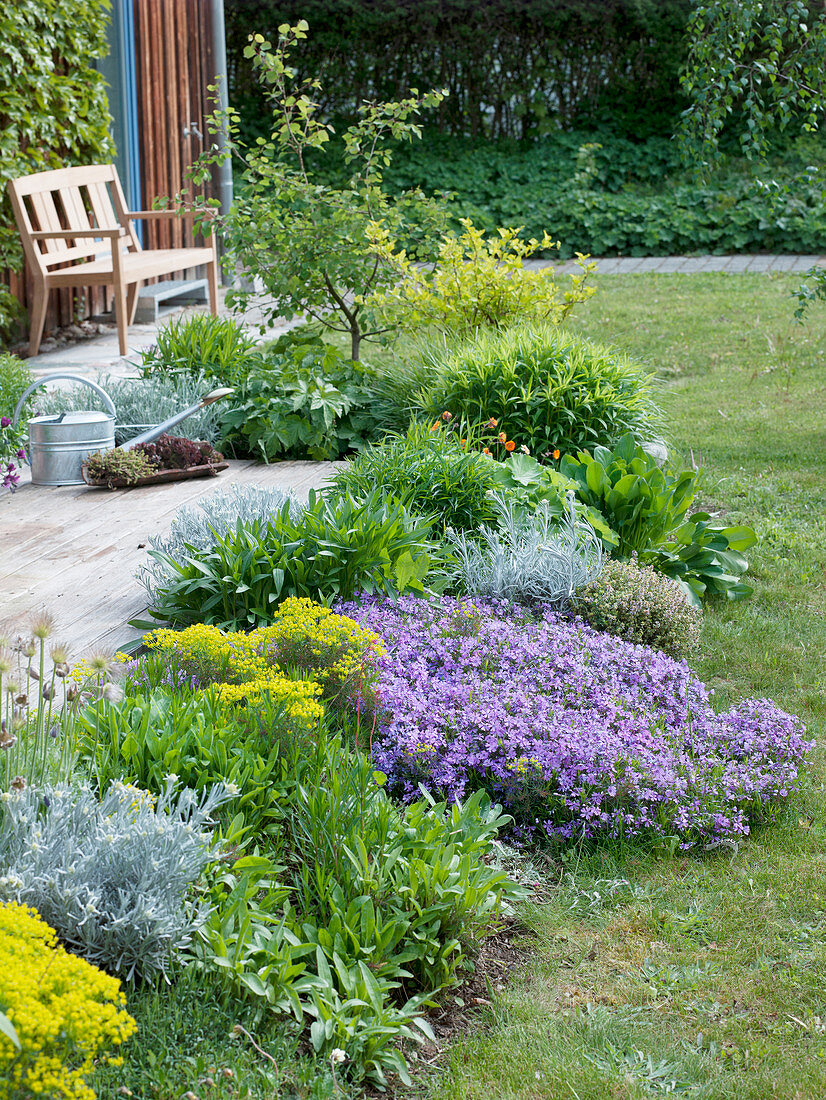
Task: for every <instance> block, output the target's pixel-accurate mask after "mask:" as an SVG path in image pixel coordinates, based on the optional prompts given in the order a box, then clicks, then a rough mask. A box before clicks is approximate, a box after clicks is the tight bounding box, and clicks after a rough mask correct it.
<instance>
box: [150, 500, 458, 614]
mask: <svg viewBox="0 0 826 1100" xmlns="http://www.w3.org/2000/svg"><path fill="white" fill-rule="evenodd" d="M430 529H431V523H430V521H429V520H426V519H421V518H415V517H413V516H411V515H410V513H409V512H408V510H407V509H406V508H405V507H404V505H403V504H401V503H400V502H399V501H395V500H393V499H392V498H388V497H386V496H384V495H383V494H382V493H380V492H378V491H374V492H372V493H370V494H369V495H368V496H366V497H364V498H363V499H361V498H354V497H353V496H351V495H349V494H347V495H342V496H335V495H322V494H316V493H311V494H310V500H309V503H308V505H307V508H306V509H305V511H304V512H303V513H302V515H301V516H300V517H299V518H298V519H294V518H293V516H292V514H291V509H290V503H289V501H287V502H286V503H285V504H284V505H283V506H282V508H281V511H280V512H278V513H277V514H276V515H274V516H273V517H272V518H271V519H270V520H269V521H268V522H267V523H265V524H261V523H253V524H251V525H245V524H243V523H239V524H238V526H237V528H236V530H235V531H232V532H230V533H228V534H226V535H224V536H222V537H220V538H216V540H215V543H214V545H213V546H212V547H211V548H210V549H208V550H203V549H202V550H198V551H195V549H194V548H193V550H192V552H191V553H190V554H189V555H188V556H187V557H185V558H183V559H179V558H178V557H172V556H170V555H167V554H164V553H162V552H161V551H157V550H152V551H150V556H151V557H153V558H154V559H155V561H156V563H157V568H156V569H155V582H154V598H153V600H152V606H151V614H152V615H153V616H154V617H155V618H156V619H160V620H164V621H167V622H171V623H174V624H176V625H178V626H186V625H189V624H190V623H196V622H205V623H212V624H214V625H216V626H221V627H224V628H227V629H250V628H251V627H254V626H258V625H266V624H267V623H268V622H269V621H270V619H271V618H272V614H273V612H274V610H275V607H276V605H277V604H278V603H280V602H281V601H282V600H284V599H286V598H287V597H288V596H307V597H309V598H310V599H313V600H318V601H320V602H321V603H327V604H329V603H331V602H332V601H333V600H335V599H348V598H350V597H351V596H352V595H353V594H354V593H355V592H374V593H389V594H392V593H398V592H407V591H409V592H418V593H423V592H425V591H426V585H433V584H434V583H436V584H438V583H439V580H440V571H441V569H442V566H443V564H444V563H445V561H446V558H447V556H448V554H447V551H446V549H444V548H443V547H442V546H441V545H440V544H438V543H436V542H432V541H430Z"/></svg>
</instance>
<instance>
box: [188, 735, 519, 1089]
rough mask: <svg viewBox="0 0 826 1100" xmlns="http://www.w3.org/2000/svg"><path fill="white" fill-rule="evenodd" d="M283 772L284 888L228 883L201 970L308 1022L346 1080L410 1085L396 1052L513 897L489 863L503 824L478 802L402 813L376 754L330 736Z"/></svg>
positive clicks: (426, 805) (422, 1025) (478, 798)
mask: <svg viewBox="0 0 826 1100" xmlns="http://www.w3.org/2000/svg"><path fill="white" fill-rule="evenodd" d="M284 774H285V775H289V776H290V777H291V785H290V786H289V788H287V789H285V788H284V787H283V786H282V787H279V788H277V791H278V795H279V796H280V798H279V801H280V803H281V808H282V812H283V831H282V834H281V836H282V840H283V848H282V849H280V850H279V851H278V852H277V853H274V854H275V855H276V857H277V858H278V859H279V860H280V863H279V865H278V869H279V870H280V875H279V886H278V887H277V888H275V889H273V888H272V883H269V889H268V890H266V891H265V890H262V889H261V882H258V883H256V882H255V877H256V876H255V872H250V873H249V874H243V873H241V874H240V876H239V877H237V878H235V879H234V880H233V879H227V880H226V886H228V887H230V890H229V893H228V894H224V895H223V896H222V897H221V904H220V907H219V908H218V909H217V910H216V911H215V912H214V914H213V916H212V917H211V919H210V921H209V923H208V925H207V929H206V944H205V945H204V948H203V949H202V958H203V961H204V964H205V965H208V966H211V967H216V968H217V969H218V972H219V974H220V975H221V976H222V977H223V978H224V980H225V981H227V982H228V983H229V984H230V985H231V986H232V987H233V988H234V989H235V990H236V991H237V992H240V993H243V994H245V995H246V996H248V997H249V996H252V997H253V998H255V999H260V1000H262V1001H263V1002H264V1003H267V1004H269V1005H271V1006H273V1007H274V1008H276V1009H280V1010H281V1011H290V1012H292V1013H293V1014H294V1015H295V1016H296V1017H297V1018H298V1019H299V1020H305V1021H307V1022H309V1021H312V1022H311V1023H310V1027H309V1037H310V1042H311V1044H312V1046H313V1048H314V1050H316V1051H317V1052H318V1053H321V1054H326V1055H327V1056H328V1057H329V1055H330V1053H331V1052H332V1051H333V1050H334V1049H336V1048H338V1049H340V1050H342V1051H344V1052H345V1055H346V1058H347V1061H346V1063H345V1065H344V1067H343V1069H344V1071H345V1072H346V1073H348V1075H349V1076H350V1077H351V1079H353V1080H355V1081H361V1080H363V1079H364V1078H365V1077H366V1078H368V1079H370V1080H372V1081H374V1082H377V1083H379V1084H381V1085H384V1084H386V1075H387V1073H388V1072H391V1071H392V1072H394V1073H397V1074H399V1076H400V1077H401V1078H402V1080H403V1081H408V1080H409V1077H408V1074H407V1069H406V1065H405V1060H404V1057H403V1056H402V1054H401V1052H400V1051H399V1050H398V1049H397V1048H396V1045H395V1044H396V1042H397V1041H398V1040H399V1039H409V1040H413V1039H415V1038H416V1037H417V1035H418V1037H419V1038H421V1036H422V1035H428V1036H429V1035H430V1031H429V1027H428V1025H427V1022H426V1021H425V1020H424V1019H423V1018H422V1017H423V1009H424V1007H425V1006H426V1005H427V1004H428V1003H430V1001H431V998H432V995H433V994H434V993H435V992H436V991H438V990H440V989H444V988H446V987H449V986H450V985H452V984H455V982H456V981H457V980H458V976H459V974H460V973H461V970H462V969H463V967H464V966H465V965H466V962H467V958H468V954H469V949H470V948H472V943H473V939H474V936H476V935H478V934H479V933H480V932H482V931H483V930H484V928H485V925H486V924H487V923H489V922H490V920H491V919H492V918H494V917H495V916H496V915H497V914H498V913H500V912H501V911H502V909H503V907H504V906H505V905H506V904H507V902H508V900H513V899H514V898H515V897H517V896H518V895H519V891H518V890H517V888H516V887H515V886H514V885H513V883H510V882H509V881H508V880H507V878H506V876H505V875H504V873H503V872H502V871H500V870H499V869H497V868H496V867H494V866H489V865H488V864H487V863H486V862H485V856H486V855H487V854H488V853H489V851H490V846H491V841H492V840H493V839H494V838H495V836H496V834H497V831H498V830H499V828H500V827H501V826H502V825H503V824H505V821H506V819H504V818H502V817H501V816H500V814H499V811H498V808H495V807H491V806H490V804H489V801H488V799H487V796H486V795H485V794H484V792H481V791H478V792H477V793H476V794H474V795H472V796H471V797H470V798H469V799H467V801H465V802H464V803H454V804H453V805H452V806H451V807H450V808H448V807H447V806H446V805H445V803H439V804H435V803H433V802H432V801H431V800H428V801H420V802H417V803H414V804H413V805H411V806H408V807H406V808H404V809H399V808H398V807H396V806H395V804H394V803H393V802H392V800H391V799H390V798H389V797H388V796H387V794H386V793H385V792H384V790H383V789H382V783H383V777H382V776H380V775H378V774H377V773H376V772H375V771H374V769H373V765H372V763H371V760H370V758H369V756H367V755H365V754H362V753H355V754H353V753H350V752H348V751H347V750H346V749H345V748H344V746H343V744H342V742H341V739H340V738H339V737H337V736H335V735H333V734H331V733H330V732H328V731H327V732H325V731H323V730H322V731H320V733H319V736H318V738H317V739H316V741H315V742H314V743H312V744H311V745H306V744H298V743H296V744H294V745H293V747H292V748H290V747H289V746H285V758H284ZM322 776H323V780H322V778H321V777H322ZM258 876H259V878H260V872H259V873H258ZM219 896H220V895H219Z"/></svg>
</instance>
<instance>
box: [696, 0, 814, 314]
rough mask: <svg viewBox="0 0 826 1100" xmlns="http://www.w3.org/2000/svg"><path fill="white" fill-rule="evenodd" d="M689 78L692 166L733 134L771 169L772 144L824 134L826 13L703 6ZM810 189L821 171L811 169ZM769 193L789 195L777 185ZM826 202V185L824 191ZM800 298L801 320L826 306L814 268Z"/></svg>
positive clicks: (763, 2) (797, 1) (749, 3)
mask: <svg viewBox="0 0 826 1100" xmlns="http://www.w3.org/2000/svg"><path fill="white" fill-rule="evenodd" d="M688 41H689V49H688V57H687V61H686V66H685V71H684V73H683V76H682V80H681V82H682V86H683V91H684V92H685V93H686V95H687V96H688V101H689V106H688V108H687V110H686V111H685V112H684V114H683V120H682V127H681V131H680V135H679V136H680V140H681V144H682V147H683V153H684V156H685V158H686V159H689V160H694V161H699V162H700V163H701V165H702V166H703V168H704V169H706V170H707V169H709V168H710V166H711V165H712V164H713V163H714V162H715V160H716V159H717V157H718V156H719V149H720V140H721V137H722V136H723V134H724V132H725V131H726V130H727V129H728V130H729V131H734V133H735V134H736V136H737V137H738V138H739V142H740V147H741V149H742V152H743V154H744V155H745V156H746V157H747V158H748V159H749V160H751V161H754V162H757V163H758V164H765V161H766V156H767V154H768V152H769V148H770V144H771V138H772V135H773V134H774V133H776V132H777V131H778V130H787V129H789V128H791V127H796V128H798V129H800V130H802V131H804V132H805V131H809V132H812V131H816V130H818V128H819V126H820V122H821V120H822V118H823V115H824V112H825V111H826V7H821V9H820V10H817V11H816V10H815V7H814V5H813V4H812V3H807V2H806V0H700V2H699V3H697V4H696V6H695V9H694V12H693V14H692V17H691V19H690V21H689V24H688ZM806 171H807V174H808V178H807V179H806V182H807V183H811V181H812V178H813V177H814V178H816V176H817V173H818V169H817V168H814V167H812V168H807V170H806ZM761 186H763V187H764V188H766V189H767V190H770V191H771V190H775V191H780V190H781V189H783V190H788V188H789V185H788V184H786V185H784V187H782V188H781V185H780V184H778V183H777V182H776V181H774V180H770V181H761ZM824 196H826V185H824ZM806 280H807V281H806V282H804V283H803V285H802V286H800V287H799V288H798V289H797V290H796V291H794V296H795V297H796V298H797V299H798V308H797V309H796V310H795V317H796V318H797V319H798V320H802V318H803V315H804V313H805V310H806V308H807V306H808V305H809V303H810V302H812V301H813V300H814V299H816V298H820V299H826V271H824V269H823V268H820V267H813V268H811V269H810V270H809V271H807V272H806Z"/></svg>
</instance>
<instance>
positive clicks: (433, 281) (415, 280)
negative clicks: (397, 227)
mask: <svg viewBox="0 0 826 1100" xmlns="http://www.w3.org/2000/svg"><path fill="white" fill-rule="evenodd" d="M460 220H461V225H462V229H463V232H462V233H461V234H458V235H457V234H450V235H447V236H444V237H443V238H442V240H441V241H440V243H439V245H438V250H437V255H436V258H435V261H434V264H433V266H428V267H424V268H423V267H422V266H421V265H418V264H414V263H412V262H411V261H410V259H409V258H408V257H407V255H406V253H405V252H404V250H401V251H399V250H397V248H396V244H395V242H394V241H392V240H390V238H389V234H388V233H387V231H386V230H382V229H381V228H379V227H377V228H376V229H375V235H376V247H377V249H378V250H379V251H380V252H381V254H382V255H383V256H384V258H385V259H386V261H387V263H388V264H389V265H391V266H395V267H396V268H397V269H398V271H399V276H400V278H399V281H398V282H397V283H396V284H395V285H394V286H392V287H390V288H389V289H388V290H386V291H385V292H384V293H383V294H381V295H376V296H374V299H375V301H376V302H377V304H379V305H380V306H382V307H383V308H385V309H389V310H390V315H391V316H393V317H394V318H397V319H398V323H399V324H400V325H401V327H402V328H405V329H412V330H414V331H415V330H416V329H418V328H423V327H424V328H430V327H435V328H437V329H439V330H440V331H441V332H444V333H446V334H447V335H449V336H459V337H466V336H469V335H473V334H474V333H475V332H476V331H477V329H480V328H484V327H491V328H505V327H507V326H509V325H514V324H519V323H522V324H530V323H542V322H544V321H549V322H551V323H552V324H559V323H560V322H561V321H563V320H564V319H565V318H566V317H567V316H568V315H569V314H570V312H571V310H572V309H573V308H574V306H575V305H576V304H577V303H579V302H584V301H587V300H588V298H590V296H591V295H592V294H593V293H594V288H593V287H590V286H586V285H585V280H586V279H587V277H588V275H589V273H590V272H591V271H592V270H593V269H594V267H595V265H594V264H587V263H586V262H585V258H584V257H582V256H580V257H579V266H580V268H581V271H580V273H579V274H577V275H573V274H572V275H569V276H566V278H567V279H568V281H569V285H568V289H566V290H561V289H560V288H559V286H558V285H557V281H556V278H555V276H554V273H553V271H552V270H550V269H545V270H544V271H535V270H531V269H528V268H526V267H525V266H524V265H523V262H522V261H523V260H524V259H526V258H527V257H529V256H532V255H534V254H535V253H537V252H539V251H541V252H543V253H547V252H549V251H551V250H553V249H554V248H556V247H557V245H556V244H555V243H554V241H553V240H552V238H551V237H549V236H548V234H547V233H543V235H542V238H541V239H539V240H537V239H536V238H532V239H531V240H528V241H523V240H522V239H521V238H520V236H519V234H520V232H521V227H520V228H507V229H503V228H499V229H497V230H496V232H495V233H494V234H493V235H492V236H491V237H489V238H486V237H485V235H484V233H483V232H482V230H480V229H477V228H476V226H475V225H474V224H473V222H472V221H471V220H470V218H462V219H460Z"/></svg>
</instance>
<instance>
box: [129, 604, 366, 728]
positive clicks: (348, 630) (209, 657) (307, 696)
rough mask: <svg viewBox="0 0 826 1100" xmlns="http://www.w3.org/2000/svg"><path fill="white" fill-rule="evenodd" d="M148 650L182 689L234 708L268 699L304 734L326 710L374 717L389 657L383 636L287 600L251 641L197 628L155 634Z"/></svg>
mask: <svg viewBox="0 0 826 1100" xmlns="http://www.w3.org/2000/svg"><path fill="white" fill-rule="evenodd" d="M144 642H145V643H146V645H147V647H148V648H149V650H150V651H151V652H152V653H153V654H154V655H156V656H157V657H159V658H160V659H161V661H162V663H163V664H165V665H169V664H174V665H175V666H176V668H177V669H178V676H177V679H176V682H177V683H179V684H180V683H181V682H186V683H188V684H189V685H190V686H192V687H194V688H196V689H197V690H201V691H209V692H210V694H211V695H212V696H213V697H215V698H217V699H218V700H219V701H220V702H223V703H226V704H227V705H229V706H234V705H237V704H244V703H246V704H251V703H254V702H256V701H260V699H261V698H262V697H264V696H267V697H269V698H270V699H272V700H274V701H275V702H279V703H282V704H283V705H284V706H285V709H286V712H287V715H288V717H289V718H290V719H291V721H293V722H295V723H296V724H298V725H304V726H306V725H308V724H314V723H315V722H317V721H318V719H319V718H321V716H322V714H323V713H324V703H327V704H328V705H330V706H332V707H334V708H335V709H338V710H343V711H355V712H356V713H358V714H364V713H365V712H370V713H372V711H373V709H374V705H375V692H374V671H373V669H374V663H375V659H376V657H378V656H379V655H381V654H382V653H383V652H384V650H383V646H382V642H381V639H380V638H379V637H378V635H377V634H374V633H373V632H372V631H370V630H366V629H365V628H364V627H362V626H359V624H358V623H356V622H354V621H353V620H352V619H349V618H347V617H346V616H343V615H337V614H336V613H335V612H333V611H331V610H330V609H329V608H328V607H323V606H322V605H320V604H317V603H314V602H313V601H312V600H310V599H306V598H298V597H291V598H289V599H287V600H284V601H283V602H282V603H281V604H280V605H279V606H278V607H277V608H276V609H275V611H274V612H273V621H272V622H271V623H270V624H268V625H267V626H263V627H258V628H257V629H255V630H253V631H251V632H250V633H249V634H247V633H244V632H243V631H230V632H224V631H222V630H220V629H219V628H218V627H216V626H210V625H207V624H206V623H196V624H194V625H193V626H189V627H187V628H186V629H185V630H181V631H176V630H170V629H160V630H155V631H153V632H151V633H150V634H147V635H146V636H145V638H144Z"/></svg>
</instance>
